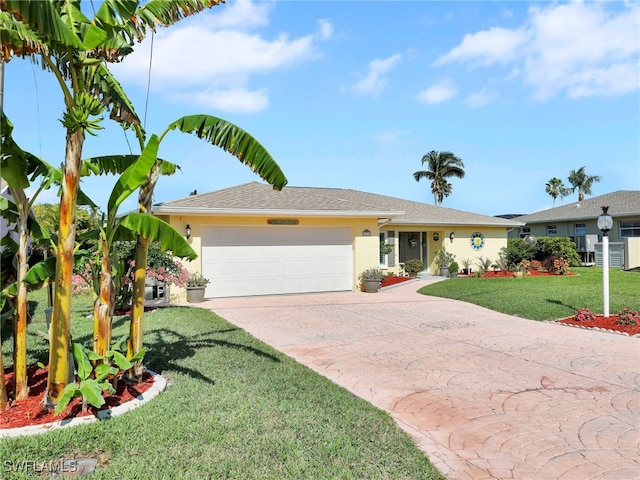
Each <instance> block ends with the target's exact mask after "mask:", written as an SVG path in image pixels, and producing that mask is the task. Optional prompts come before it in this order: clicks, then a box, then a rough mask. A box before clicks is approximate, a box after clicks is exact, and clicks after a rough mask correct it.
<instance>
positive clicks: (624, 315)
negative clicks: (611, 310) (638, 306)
mask: <svg viewBox="0 0 640 480" xmlns="http://www.w3.org/2000/svg"><path fill="white" fill-rule="evenodd" d="M616 316H617V317H618V318H617V320H616V323H617V324H618V325H640V313H638V311H637V310H631V309H630V308H623V309H622V310H620V311H619V312H618V313H617V315H616Z"/></svg>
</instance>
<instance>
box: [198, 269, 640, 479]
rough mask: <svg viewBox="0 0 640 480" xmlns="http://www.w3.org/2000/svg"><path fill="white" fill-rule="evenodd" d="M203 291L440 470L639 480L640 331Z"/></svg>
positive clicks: (392, 304)
mask: <svg viewBox="0 0 640 480" xmlns="http://www.w3.org/2000/svg"><path fill="white" fill-rule="evenodd" d="M438 280H439V279H438V278H437V277H435V278H427V279H419V280H416V281H411V282H406V283H403V284H399V285H395V286H393V287H390V288H388V289H384V290H382V291H380V292H379V293H377V294H367V293H360V292H337V293H319V294H305V295H283V296H268V297H245V298H224V299H211V300H207V301H205V303H201V304H198V306H201V307H204V308H209V309H211V310H213V311H214V312H215V313H217V314H218V315H220V316H221V317H223V318H225V319H227V320H228V321H230V322H231V323H233V324H235V325H237V326H239V327H241V328H243V329H244V330H246V331H248V332H249V333H251V334H252V335H254V336H255V337H257V338H259V339H260V340H262V341H264V342H266V343H268V344H269V345H271V346H273V347H274V348H276V349H278V350H280V351H281V352H283V353H285V354H287V355H289V356H291V357H293V358H295V359H296V360H297V361H299V362H300V363H302V364H304V365H307V366H308V367H310V368H312V369H313V370H315V371H316V372H318V373H320V374H322V375H324V376H326V377H328V378H329V379H331V380H332V381H333V382H335V383H337V384H338V385H341V386H343V387H344V388H346V389H348V390H349V391H351V392H352V393H353V394H355V395H357V396H359V397H361V398H363V399H365V400H367V401H369V402H370V403H372V404H373V405H375V406H376V407H378V408H380V409H383V410H385V411H387V412H388V413H389V414H390V415H391V416H392V417H393V418H394V419H395V420H396V422H397V423H398V425H399V426H400V427H401V428H403V429H404V430H405V431H407V432H408V433H409V434H410V435H411V436H412V437H413V438H414V440H415V441H416V443H417V445H418V446H419V447H420V448H421V449H422V450H423V451H424V452H425V453H426V454H427V455H428V456H429V458H430V459H431V461H432V462H433V464H434V465H435V466H436V467H437V468H438V469H439V470H440V471H441V472H442V473H443V474H444V475H445V476H446V477H447V478H449V479H451V480H472V479H473V480H484V479H496V478H498V479H520V480H524V479H526V480H529V479H542V480H547V479H548V480H551V479H554V480H555V479H562V480H570V479H571V480H574V479H575V480H589V479H596V478H597V479H619V480H633V479H640V339H639V338H636V337H634V338H629V337H626V336H622V335H617V334H613V333H608V332H601V331H592V330H584V329H577V328H571V327H567V326H563V325H559V324H554V323H545V322H536V321H532V320H525V319H521V318H517V317H513V316H509V315H504V314H501V313H496V312H493V311H491V310H488V309H485V308H482V307H478V306H475V305H470V304H467V303H463V302H458V301H454V300H448V299H442V298H436V297H428V296H424V295H420V294H418V293H416V290H417V289H418V288H420V287H421V286H423V285H426V284H428V283H430V282H433V281H438Z"/></svg>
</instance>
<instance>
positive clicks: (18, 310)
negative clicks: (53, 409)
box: [0, 112, 60, 400]
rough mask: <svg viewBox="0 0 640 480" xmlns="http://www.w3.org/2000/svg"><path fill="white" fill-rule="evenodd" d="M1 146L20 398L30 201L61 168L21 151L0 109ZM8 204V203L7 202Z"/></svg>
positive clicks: (23, 378)
mask: <svg viewBox="0 0 640 480" xmlns="http://www.w3.org/2000/svg"><path fill="white" fill-rule="evenodd" d="M0 131H1V135H0V137H1V149H0V151H1V152H2V153H1V154H0V174H1V175H2V178H3V179H4V180H5V181H6V182H7V185H8V188H9V192H10V193H11V197H12V199H13V202H8V201H7V200H6V199H5V203H6V204H7V208H6V209H3V213H4V214H5V215H8V214H9V213H10V212H14V213H15V225H16V231H17V235H18V245H17V250H16V257H17V268H16V296H15V302H14V306H15V312H14V318H13V373H14V379H15V382H14V387H15V390H14V398H15V399H16V400H22V399H24V398H26V397H27V396H28V394H29V390H28V388H27V284H26V283H25V282H24V279H25V277H26V275H27V271H28V269H29V263H28V260H29V259H28V253H27V239H28V237H29V218H30V216H31V208H32V206H33V202H34V201H35V200H36V198H37V197H38V195H39V193H40V192H41V191H42V190H44V189H48V188H49V187H50V186H51V184H52V182H53V181H54V180H55V179H56V178H58V179H59V177H60V171H59V170H57V169H55V168H53V167H52V166H51V165H49V164H47V163H46V162H44V161H43V160H41V159H39V158H37V157H35V156H34V155H32V154H30V153H28V152H25V151H23V150H22V149H21V148H20V147H19V146H18V145H17V144H16V143H15V141H14V140H13V138H12V136H11V134H12V131H13V125H12V124H11V122H10V121H9V120H8V119H7V118H6V117H5V116H4V113H3V112H0ZM38 178H39V179H40V180H41V182H40V186H39V187H38V189H37V190H36V192H35V193H34V194H33V195H32V196H31V199H29V197H28V196H27V193H26V191H25V190H26V189H27V188H28V187H29V186H30V185H31V183H32V182H34V181H35V180H36V179H38ZM10 204H11V207H13V208H11V207H9V205H10Z"/></svg>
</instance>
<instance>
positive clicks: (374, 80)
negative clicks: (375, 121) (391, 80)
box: [351, 53, 402, 96]
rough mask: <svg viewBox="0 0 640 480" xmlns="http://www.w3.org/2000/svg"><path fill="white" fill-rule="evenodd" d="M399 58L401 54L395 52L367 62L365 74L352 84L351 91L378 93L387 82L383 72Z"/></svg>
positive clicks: (363, 93) (364, 93) (369, 93)
mask: <svg viewBox="0 0 640 480" xmlns="http://www.w3.org/2000/svg"><path fill="white" fill-rule="evenodd" d="M401 58H402V55H401V54H399V53H396V54H395V55H391V56H390V57H387V58H381V59H376V60H372V61H371V62H369V65H368V70H367V75H366V76H365V77H363V78H362V79H360V80H358V81H357V82H356V83H355V84H353V86H352V87H351V89H352V91H353V92H355V93H356V94H359V95H374V96H377V95H380V93H382V90H384V88H385V87H386V86H387V83H388V80H387V79H386V78H385V77H384V74H385V73H387V72H388V71H389V70H391V69H392V68H393V66H394V65H395V64H396V63H398V62H399V61H400V59H401Z"/></svg>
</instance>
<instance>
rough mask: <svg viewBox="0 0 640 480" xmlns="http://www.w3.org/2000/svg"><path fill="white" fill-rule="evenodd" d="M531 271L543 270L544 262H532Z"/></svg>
mask: <svg viewBox="0 0 640 480" xmlns="http://www.w3.org/2000/svg"><path fill="white" fill-rule="evenodd" d="M529 270H542V262H541V261H540V260H531V264H530V265H529Z"/></svg>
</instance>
